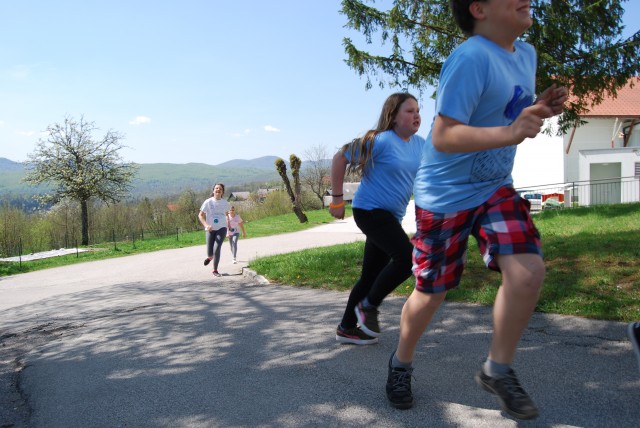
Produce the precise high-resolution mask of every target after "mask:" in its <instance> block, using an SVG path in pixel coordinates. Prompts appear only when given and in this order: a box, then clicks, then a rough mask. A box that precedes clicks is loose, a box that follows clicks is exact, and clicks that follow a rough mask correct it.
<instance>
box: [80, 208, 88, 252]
mask: <svg viewBox="0 0 640 428" xmlns="http://www.w3.org/2000/svg"><path fill="white" fill-rule="evenodd" d="M80 212H81V217H82V245H89V208H88V207H87V201H86V199H83V200H81V201H80Z"/></svg>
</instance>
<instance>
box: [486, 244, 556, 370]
mask: <svg viewBox="0 0 640 428" xmlns="http://www.w3.org/2000/svg"><path fill="white" fill-rule="evenodd" d="M496 259H497V260H496V261H497V263H498V266H500V270H501V271H502V286H501V287H500V288H499V289H498V294H497V296H496V300H495V303H494V305H493V338H492V341H491V351H490V353H489V358H490V359H491V360H492V361H495V362H497V363H501V364H511V363H512V361H513V356H514V354H515V352H516V348H517V346H518V342H519V341H520V338H521V337H522V333H523V332H524V330H525V329H526V328H527V325H528V324H529V319H530V318H531V315H533V312H534V310H535V307H536V304H537V303H538V298H539V297H540V290H541V289H542V283H543V280H544V273H545V268H544V262H543V261H542V257H540V256H539V255H538V254H513V255H499V256H497V258H496Z"/></svg>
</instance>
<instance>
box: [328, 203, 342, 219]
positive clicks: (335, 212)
mask: <svg viewBox="0 0 640 428" xmlns="http://www.w3.org/2000/svg"><path fill="white" fill-rule="evenodd" d="M329 214H331V215H332V216H333V217H335V218H337V219H338V220H343V219H344V199H342V197H339V198H333V200H332V201H331V203H330V204H329Z"/></svg>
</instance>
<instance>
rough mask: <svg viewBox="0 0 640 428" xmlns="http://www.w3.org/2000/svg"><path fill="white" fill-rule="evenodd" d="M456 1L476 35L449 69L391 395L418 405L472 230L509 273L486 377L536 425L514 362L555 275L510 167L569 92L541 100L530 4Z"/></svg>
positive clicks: (422, 180)
mask: <svg viewBox="0 0 640 428" xmlns="http://www.w3.org/2000/svg"><path fill="white" fill-rule="evenodd" d="M450 6H451V9H452V12H453V15H454V18H455V19H456V22H457V24H458V26H459V27H460V28H461V29H462V31H463V32H464V33H465V34H467V35H468V36H470V37H469V39H468V40H466V41H465V42H464V43H462V44H461V45H460V46H459V47H458V48H457V49H456V50H455V51H454V52H452V54H451V55H450V56H449V58H447V60H446V61H445V63H444V65H443V67H442V71H441V75H440V80H439V86H438V90H437V97H436V116H435V119H434V121H433V124H432V128H431V133H430V134H429V137H428V138H427V143H426V144H425V147H424V150H423V153H422V159H421V164H420V168H419V169H418V174H417V176H416V182H415V187H414V197H415V203H416V223H417V233H416V234H415V236H414V238H413V244H414V247H415V248H414V253H413V263H414V274H415V276H416V288H415V290H414V291H413V293H412V294H411V296H410V297H409V298H408V299H407V302H406V303H405V305H404V307H403V310H402V317H401V321H400V340H399V342H398V347H397V349H396V351H395V352H394V353H393V354H392V356H391V359H390V360H389V374H388V379H387V385H386V391H387V397H388V399H389V401H390V402H391V404H392V405H393V406H394V407H397V408H401V409H407V408H410V407H411V406H412V405H413V395H412V393H411V374H412V371H413V368H412V361H413V356H414V353H415V349H416V345H417V342H418V340H419V339H420V337H421V335H422V334H423V333H424V331H425V330H426V328H427V327H428V325H429V322H430V321H431V319H432V317H433V315H434V314H435V312H436V310H437V309H438V307H439V306H440V304H441V303H442V302H443V301H444V299H445V296H446V294H447V290H450V289H452V288H454V287H456V286H457V285H458V284H459V282H460V277H461V275H462V271H463V269H464V263H465V260H466V251H467V243H468V238H469V235H473V236H474V237H475V238H476V240H477V241H478V246H479V249H480V251H481V253H482V256H483V258H484V261H485V263H486V265H487V267H488V268H490V269H493V270H496V271H499V272H501V273H502V285H501V287H500V288H499V290H498V294H497V296H496V301H495V304H494V309H493V318H494V332H493V338H492V342H491V348H490V351H489V355H488V358H487V360H486V362H485V363H484V365H483V366H482V369H481V370H480V371H479V372H478V374H477V375H476V382H477V383H478V384H479V385H480V386H481V387H482V388H484V389H485V390H487V391H489V392H491V393H493V394H495V395H496V396H497V397H498V399H499V400H500V403H501V405H502V408H503V409H504V410H505V411H506V412H507V413H509V414H511V415H512V416H514V417H517V418H521V419H531V418H535V417H536V416H537V415H538V410H537V408H536V406H535V404H534V402H533V401H532V400H531V399H530V398H529V396H528V395H527V393H526V392H525V391H524V389H523V388H522V387H521V386H520V383H519V381H518V379H517V377H516V375H515V373H514V371H513V370H512V369H511V363H512V361H513V357H514V354H515V351H516V348H517V345H518V342H519V341H520V337H521V336H522V333H523V332H524V329H525V328H526V326H527V324H528V322H529V319H530V317H531V315H532V313H533V311H534V309H535V306H536V303H537V301H538V297H539V294H540V289H541V287H542V282H543V279H544V272H545V268H544V262H543V259H542V251H541V249H540V235H539V233H538V231H537V230H536V228H535V226H534V224H533V221H532V219H531V216H530V213H529V208H530V206H529V203H528V201H527V200H525V199H523V198H520V196H519V195H518V194H517V193H516V191H515V190H514V188H513V186H512V179H511V171H512V168H513V160H514V157H515V152H516V147H517V145H518V144H520V143H521V142H522V141H523V140H524V139H525V138H533V137H535V136H536V135H537V134H538V132H540V128H541V127H542V125H543V122H544V119H546V118H550V117H552V116H554V115H556V114H559V113H561V112H562V108H563V104H564V102H565V101H566V98H567V91H566V89H565V88H557V87H556V86H555V85H554V86H552V87H550V88H549V89H547V90H546V91H544V92H543V93H542V94H541V95H540V97H538V100H537V101H536V102H535V103H533V100H534V94H535V71H536V54H535V51H534V49H533V47H532V46H530V45H528V44H526V43H524V42H522V41H519V40H517V39H518V37H519V36H520V35H522V34H523V33H524V32H525V31H526V30H527V29H528V28H529V27H530V26H531V24H532V21H531V17H530V11H529V6H530V2H529V0H484V1H471V0H451V1H450Z"/></svg>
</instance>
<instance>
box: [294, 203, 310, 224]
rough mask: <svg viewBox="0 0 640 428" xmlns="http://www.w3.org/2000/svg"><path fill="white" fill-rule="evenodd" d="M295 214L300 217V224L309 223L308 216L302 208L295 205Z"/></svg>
mask: <svg viewBox="0 0 640 428" xmlns="http://www.w3.org/2000/svg"><path fill="white" fill-rule="evenodd" d="M293 212H294V213H296V216H297V217H298V220H300V223H306V222H308V221H309V219H308V218H307V215H306V214H305V213H304V212H303V211H302V208H300V207H299V206H297V205H294V206H293Z"/></svg>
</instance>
